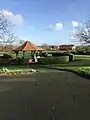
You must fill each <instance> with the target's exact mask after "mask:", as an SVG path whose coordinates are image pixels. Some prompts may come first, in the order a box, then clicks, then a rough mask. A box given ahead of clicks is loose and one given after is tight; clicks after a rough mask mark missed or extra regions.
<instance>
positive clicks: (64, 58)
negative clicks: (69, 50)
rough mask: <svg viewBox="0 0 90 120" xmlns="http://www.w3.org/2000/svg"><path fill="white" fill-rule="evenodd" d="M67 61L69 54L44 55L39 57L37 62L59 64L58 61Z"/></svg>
mask: <svg viewBox="0 0 90 120" xmlns="http://www.w3.org/2000/svg"><path fill="white" fill-rule="evenodd" d="M68 61H69V56H61V57H46V58H45V57H44V58H39V59H38V62H39V64H43V65H44V64H59V63H67V62H68Z"/></svg>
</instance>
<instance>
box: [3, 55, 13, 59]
mask: <svg viewBox="0 0 90 120" xmlns="http://www.w3.org/2000/svg"><path fill="white" fill-rule="evenodd" d="M3 58H12V56H11V55H9V54H3Z"/></svg>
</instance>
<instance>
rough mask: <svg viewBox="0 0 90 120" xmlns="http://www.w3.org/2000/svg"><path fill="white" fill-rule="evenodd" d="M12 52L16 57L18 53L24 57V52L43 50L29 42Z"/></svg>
mask: <svg viewBox="0 0 90 120" xmlns="http://www.w3.org/2000/svg"><path fill="white" fill-rule="evenodd" d="M12 51H15V53H16V54H17V55H18V52H19V51H22V52H23V57H24V52H26V51H32V52H35V51H43V49H42V48H41V47H38V46H36V45H34V44H33V43H31V42H30V41H26V42H25V43H24V44H23V45H21V46H19V47H17V48H16V49H13V50H12Z"/></svg>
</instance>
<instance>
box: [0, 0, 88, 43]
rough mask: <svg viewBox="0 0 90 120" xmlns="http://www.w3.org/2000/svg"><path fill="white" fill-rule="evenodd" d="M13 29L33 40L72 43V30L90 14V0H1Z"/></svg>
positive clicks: (37, 41)
mask: <svg viewBox="0 0 90 120" xmlns="http://www.w3.org/2000/svg"><path fill="white" fill-rule="evenodd" d="M0 2H1V3H0V10H3V11H4V12H5V14H6V15H7V16H9V17H8V18H9V19H10V20H12V21H13V23H15V24H16V29H15V30H14V31H15V33H16V34H17V35H18V36H19V37H20V38H21V39H24V40H30V41H32V42H33V43H35V44H65V43H66V44H67V43H72V42H71V37H72V31H73V30H74V29H76V27H77V26H78V25H79V23H82V22H84V21H85V20H86V19H87V18H88V17H89V15H90V0H1V1H0Z"/></svg>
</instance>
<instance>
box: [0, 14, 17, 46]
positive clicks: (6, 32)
mask: <svg viewBox="0 0 90 120" xmlns="http://www.w3.org/2000/svg"><path fill="white" fill-rule="evenodd" d="M12 28H13V24H12V22H11V21H9V20H8V19H7V18H6V16H5V14H4V13H3V12H0V43H1V45H3V46H6V45H11V44H12V43H13V42H14V41H15V40H16V37H15V35H14V33H13V32H12Z"/></svg>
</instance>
